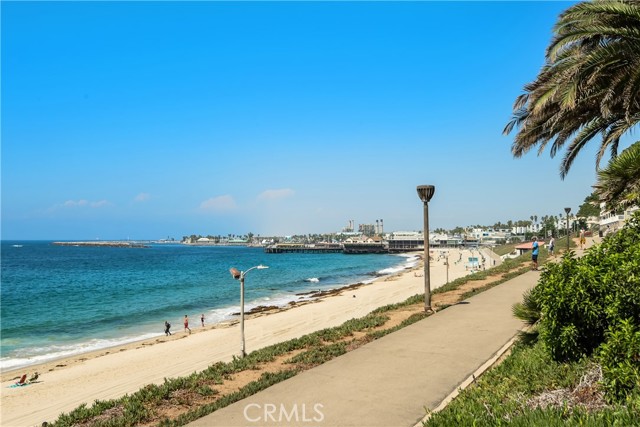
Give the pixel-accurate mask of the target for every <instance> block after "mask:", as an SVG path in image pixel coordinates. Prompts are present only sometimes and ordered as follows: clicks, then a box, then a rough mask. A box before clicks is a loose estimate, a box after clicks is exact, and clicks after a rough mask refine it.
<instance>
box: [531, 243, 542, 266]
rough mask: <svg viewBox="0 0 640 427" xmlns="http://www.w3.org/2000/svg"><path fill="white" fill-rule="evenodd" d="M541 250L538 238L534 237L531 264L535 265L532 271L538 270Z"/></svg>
mask: <svg viewBox="0 0 640 427" xmlns="http://www.w3.org/2000/svg"><path fill="white" fill-rule="evenodd" d="M539 248H540V246H539V245H538V238H537V237H536V236H533V243H532V244H531V262H532V264H533V266H532V267H531V269H532V270H537V269H538V249H539Z"/></svg>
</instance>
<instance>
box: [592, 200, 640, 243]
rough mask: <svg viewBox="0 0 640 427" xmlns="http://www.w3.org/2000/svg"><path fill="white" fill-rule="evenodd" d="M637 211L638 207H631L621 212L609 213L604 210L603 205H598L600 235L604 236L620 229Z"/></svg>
mask: <svg viewBox="0 0 640 427" xmlns="http://www.w3.org/2000/svg"><path fill="white" fill-rule="evenodd" d="M637 210H638V206H631V207H629V208H627V209H624V210H623V211H619V212H611V211H605V210H604V203H601V204H600V235H601V236H606V235H607V234H609V233H613V232H615V231H618V230H619V229H621V228H622V227H623V226H624V224H625V223H626V222H627V221H628V220H629V218H631V215H633V213H634V212H635V211H637Z"/></svg>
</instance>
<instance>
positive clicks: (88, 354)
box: [0, 253, 422, 382]
mask: <svg viewBox="0 0 640 427" xmlns="http://www.w3.org/2000/svg"><path fill="white" fill-rule="evenodd" d="M397 256H398V258H399V259H400V261H399V262H398V263H397V264H395V265H394V266H391V267H388V268H389V269H392V270H393V272H391V273H386V274H379V273H377V272H376V273H370V274H371V276H370V277H367V278H366V279H365V278H364V277H363V278H361V279H360V281H358V282H355V283H348V284H343V285H340V284H336V285H335V286H336V287H333V288H331V287H327V286H331V285H322V284H321V283H317V284H310V286H309V287H308V288H307V289H306V290H305V289H301V290H300V291H298V292H296V293H293V294H291V295H290V296H289V297H288V298H287V299H280V298H278V299H277V300H279V301H280V302H279V303H276V304H272V305H265V303H264V302H261V301H260V299H256V300H255V302H254V304H256V305H254V304H252V302H251V301H245V320H248V319H250V318H253V317H257V316H263V315H270V314H275V313H278V312H281V311H285V310H289V309H291V308H296V307H300V306H303V305H305V304H309V303H314V302H318V301H319V300H322V299H324V298H327V297H329V296H333V295H339V294H340V293H342V292H344V291H345V290H349V289H357V288H359V287H361V286H366V285H370V284H372V283H374V282H376V281H378V280H384V279H386V278H389V277H393V276H395V275H398V274H401V273H402V272H404V271H407V270H408V269H412V268H415V266H416V265H418V264H419V263H420V262H421V260H422V256H421V254H419V253H403V254H397ZM411 259H415V261H414V262H411V261H409V262H408V260H411ZM316 285H317V286H318V287H315V286H316ZM216 310H219V311H225V312H227V313H228V314H226V315H225V316H224V317H223V318H222V319H220V318H218V319H215V320H213V321H210V322H207V323H205V328H204V329H203V328H202V327H201V326H200V320H199V318H196V317H194V318H192V319H191V321H190V324H191V330H192V331H193V332H194V333H195V332H204V331H207V330H215V329H219V328H228V327H231V326H233V325H235V324H238V323H240V312H239V311H237V310H239V305H236V306H235V307H234V305H231V306H225V307H221V308H218V309H216ZM232 310H233V311H232ZM214 317H216V316H214ZM171 323H174V322H173V321H172V322H171ZM182 332H183V329H182V323H181V322H180V323H179V322H177V321H176V322H175V324H174V325H173V326H172V337H173V336H175V335H180V334H181V333H182ZM136 335H137V336H136ZM172 337H169V336H165V335H164V333H162V332H159V331H158V330H155V331H151V332H150V331H148V330H144V329H141V330H140V332H139V333H137V334H135V335H133V336H131V335H129V336H126V335H123V336H121V337H118V338H112V339H109V340H110V341H115V342H114V343H109V344H107V345H104V346H101V347H97V348H94V349H89V350H79V351H77V352H74V353H71V354H64V355H55V356H52V357H50V358H46V359H45V360H42V361H34V362H32V363H26V364H20V365H14V366H8V367H0V380H1V381H2V382H4V381H6V380H7V375H11V374H12V373H15V374H16V375H18V373H20V375H18V377H19V376H21V375H22V373H23V372H35V371H38V372H39V373H42V372H43V371H53V370H54V369H55V368H59V367H61V366H57V365H65V366H66V365H67V363H64V362H65V361H71V360H75V361H84V360H87V359H89V358H94V357H98V356H100V355H107V354H110V353H112V352H114V351H124V350H122V348H124V349H130V348H132V347H134V348H140V347H139V346H140V345H144V346H149V345H152V344H155V343H161V342H165V341H167V340H172V339H175V338H172ZM88 339H89V338H88ZM42 356H46V355H42ZM42 356H41V355H32V356H28V357H26V358H25V359H28V358H30V357H37V358H43V357H42Z"/></svg>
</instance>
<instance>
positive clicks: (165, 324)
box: [164, 320, 171, 336]
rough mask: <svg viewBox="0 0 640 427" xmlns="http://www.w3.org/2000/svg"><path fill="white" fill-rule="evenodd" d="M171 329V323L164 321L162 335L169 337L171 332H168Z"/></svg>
mask: <svg viewBox="0 0 640 427" xmlns="http://www.w3.org/2000/svg"><path fill="white" fill-rule="evenodd" d="M169 329H171V323H169V322H167V321H166V320H165V321H164V334H165V335H166V336H169V335H171V331H170V330H169Z"/></svg>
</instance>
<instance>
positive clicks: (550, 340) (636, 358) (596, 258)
mask: <svg viewBox="0 0 640 427" xmlns="http://www.w3.org/2000/svg"><path fill="white" fill-rule="evenodd" d="M531 297H532V298H533V299H534V300H535V302H536V304H537V305H538V306H539V307H540V310H541V320H540V324H539V331H540V339H542V341H543V342H544V344H545V345H546V347H547V349H548V350H549V351H550V354H551V356H552V357H553V359H554V360H557V361H571V360H579V359H580V358H582V357H584V356H590V355H592V354H597V355H598V357H599V360H600V363H601V364H602V367H603V373H604V383H605V388H606V389H607V391H608V392H609V395H610V396H611V397H614V398H622V397H625V396H627V395H628V394H629V393H630V392H634V393H635V392H637V391H638V389H639V388H640V212H637V213H636V214H635V215H634V216H633V218H632V219H631V220H630V221H629V222H628V223H627V224H626V226H625V227H624V228H623V229H622V230H620V231H619V232H618V233H616V234H614V235H612V236H609V237H607V238H606V239H605V240H604V241H603V243H602V244H600V245H597V246H594V247H592V248H590V249H589V250H588V251H587V253H586V254H585V255H584V256H583V257H581V258H575V257H574V256H573V254H572V253H569V254H566V255H565V256H564V258H563V259H562V260H561V262H559V263H550V264H547V268H546V270H545V271H544V272H543V273H542V275H541V278H540V282H539V283H538V286H537V287H536V288H535V289H534V290H533V292H532V294H531Z"/></svg>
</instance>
